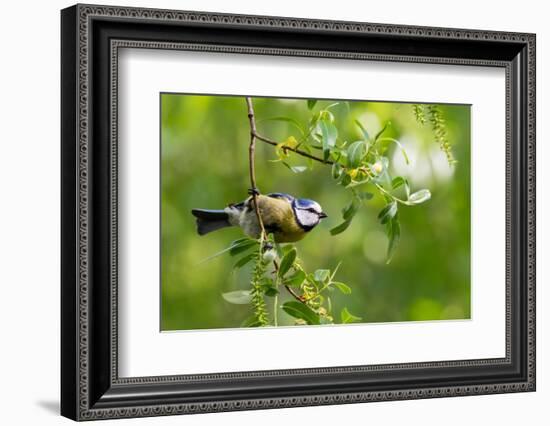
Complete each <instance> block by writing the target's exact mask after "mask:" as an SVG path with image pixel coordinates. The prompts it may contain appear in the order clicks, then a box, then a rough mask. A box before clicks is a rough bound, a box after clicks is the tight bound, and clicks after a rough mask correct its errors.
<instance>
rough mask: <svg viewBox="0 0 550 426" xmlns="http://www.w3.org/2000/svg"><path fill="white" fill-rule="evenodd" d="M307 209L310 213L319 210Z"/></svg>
mask: <svg viewBox="0 0 550 426" xmlns="http://www.w3.org/2000/svg"><path fill="white" fill-rule="evenodd" d="M307 211H308V212H310V213H317V212H316V211H315V209H307Z"/></svg>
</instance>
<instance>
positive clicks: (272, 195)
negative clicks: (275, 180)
mask: <svg viewBox="0 0 550 426" xmlns="http://www.w3.org/2000/svg"><path fill="white" fill-rule="evenodd" d="M266 197H270V198H283V199H285V200H287V201H288V202H290V203H292V202H293V201H294V197H293V196H292V195H290V194H285V193H284V192H271V193H269V194H267V195H266Z"/></svg>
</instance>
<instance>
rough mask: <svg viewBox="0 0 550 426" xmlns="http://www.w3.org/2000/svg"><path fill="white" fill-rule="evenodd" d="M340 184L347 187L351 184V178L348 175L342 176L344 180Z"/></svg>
mask: <svg viewBox="0 0 550 426" xmlns="http://www.w3.org/2000/svg"><path fill="white" fill-rule="evenodd" d="M338 183H339V184H340V185H342V186H345V187H347V186H348V185H349V184H350V183H351V176H350V175H348V174H347V173H344V174H342V179H341V180H340V182H338Z"/></svg>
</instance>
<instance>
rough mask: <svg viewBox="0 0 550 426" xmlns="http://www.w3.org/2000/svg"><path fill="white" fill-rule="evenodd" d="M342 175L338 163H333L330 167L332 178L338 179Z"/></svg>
mask: <svg viewBox="0 0 550 426" xmlns="http://www.w3.org/2000/svg"><path fill="white" fill-rule="evenodd" d="M341 175H342V166H341V165H340V163H337V162H334V164H333V165H332V178H333V179H338V178H339V177H340V176H341Z"/></svg>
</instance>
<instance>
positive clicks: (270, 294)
mask: <svg viewBox="0 0 550 426" xmlns="http://www.w3.org/2000/svg"><path fill="white" fill-rule="evenodd" d="M264 294H265V295H266V296H268V297H273V296H276V295H277V294H279V290H277V289H276V288H275V287H271V286H270V287H267V288H266V289H265V290H264Z"/></svg>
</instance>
